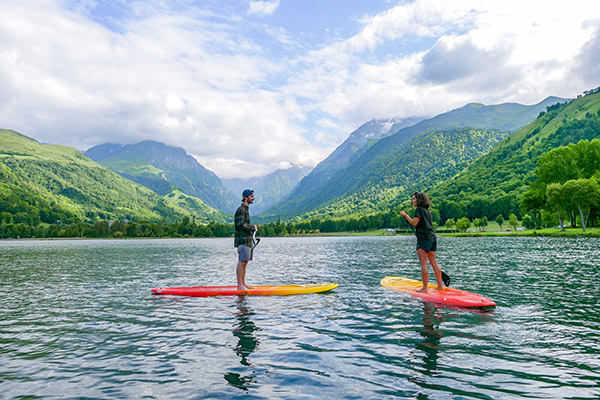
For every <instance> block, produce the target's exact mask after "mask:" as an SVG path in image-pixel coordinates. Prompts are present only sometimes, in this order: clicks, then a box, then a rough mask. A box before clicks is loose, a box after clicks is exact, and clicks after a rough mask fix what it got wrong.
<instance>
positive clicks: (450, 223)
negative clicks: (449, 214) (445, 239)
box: [446, 218, 456, 231]
mask: <svg viewBox="0 0 600 400" xmlns="http://www.w3.org/2000/svg"><path fill="white" fill-rule="evenodd" d="M455 226H456V221H455V220H454V218H448V219H447V220H446V229H450V230H451V231H454V227H455Z"/></svg>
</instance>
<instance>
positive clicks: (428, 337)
mask: <svg viewBox="0 0 600 400" xmlns="http://www.w3.org/2000/svg"><path fill="white" fill-rule="evenodd" d="M436 311H438V308H436V307H434V306H433V305H431V304H429V303H423V329H422V330H421V332H420V334H421V336H423V338H424V339H423V340H422V341H421V342H419V344H418V345H417V347H418V348H419V349H421V350H422V351H423V352H424V353H425V355H424V357H423V367H424V371H423V373H424V374H426V375H432V373H433V372H434V371H436V370H437V361H438V353H439V351H440V341H441V339H442V336H443V335H442V333H441V332H440V330H439V326H440V324H441V323H442V322H443V321H444V320H445V317H444V314H442V313H440V312H436Z"/></svg>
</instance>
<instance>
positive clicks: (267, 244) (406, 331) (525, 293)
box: [0, 236, 600, 399]
mask: <svg viewBox="0 0 600 400" xmlns="http://www.w3.org/2000/svg"><path fill="white" fill-rule="evenodd" d="M232 242H233V239H197V240H196V239H190V240H183V239H182V240H81V241H2V242H0V290H1V296H0V397H1V398H4V399H21V398H27V399H33V398H43V399H58V398H60V399H64V398H92V399H96V398H97V399H137V398H139V399H164V398H177V399H204V398H217V399H218V398H223V399H235V398H240V399H241V398H243V399H261V398H265V399H266V398H268V399H292V398H293V399H312V398H345V399H367V398H368V399H380V398H416V399H472V398H474V399H517V398H523V397H527V398H539V399H551V398H556V399H558V398H578V399H598V398H600V383H599V382H600V317H599V313H598V299H599V298H600V283H599V273H600V240H598V239H590V238H586V239H554V238H513V237H511V238H440V239H439V246H438V259H439V261H440V264H441V265H442V268H443V269H444V270H445V271H446V272H447V273H448V274H449V275H450V276H451V277H452V286H454V287H458V288H461V289H466V290H469V291H473V292H476V293H479V294H483V295H485V296H487V297H490V298H492V299H494V300H495V301H496V302H497V304H498V307H497V308H496V309H495V311H493V312H487V313H476V312H472V311H468V310H456V309H448V308H438V307H435V306H432V305H428V304H425V303H423V302H421V301H419V300H416V299H413V298H410V297H408V296H405V295H402V294H399V293H395V292H393V291H389V290H386V289H384V288H382V287H381V286H380V284H379V281H380V280H381V278H383V277H385V276H387V275H403V276H409V277H413V278H417V279H418V278H419V277H420V276H419V267H418V264H417V261H416V253H415V251H414V247H415V239H414V238H412V237H408V236H406V237H400V236H397V237H345V238H264V239H263V240H262V242H261V244H260V246H258V247H257V249H256V252H255V260H254V261H252V262H250V264H249V266H248V274H247V281H248V283H249V284H251V285H252V284H293V283H312V282H331V281H333V282H337V283H339V284H340V286H339V287H338V288H337V289H335V290H333V291H331V292H329V293H326V294H309V295H298V296H289V297H277V296H274V297H216V298H188V297H170V296H154V295H152V294H151V292H150V289H151V288H153V287H158V286H199V285H231V284H234V283H235V264H236V253H235V249H234V248H233V246H232V244H233V243H232ZM431 276H432V277H433V275H432V274H431Z"/></svg>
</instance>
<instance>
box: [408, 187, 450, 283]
mask: <svg viewBox="0 0 600 400" xmlns="http://www.w3.org/2000/svg"><path fill="white" fill-rule="evenodd" d="M412 205H413V207H416V208H417V209H416V210H415V217H414V218H411V217H410V216H409V215H408V214H407V213H405V212H404V211H400V215H402V216H403V217H404V218H405V219H406V221H408V223H409V224H411V225H412V226H414V227H415V228H416V235H417V255H418V257H419V263H420V264H421V280H422V281H423V287H422V288H421V289H419V290H418V291H419V292H426V291H427V283H428V281H429V270H428V269H427V260H429V263H430V264H431V266H432V267H433V272H434V274H435V279H436V280H437V283H438V285H437V289H438V290H442V289H443V288H444V285H443V284H442V270H441V269H440V266H439V265H438V263H437V259H436V258H435V252H436V250H437V238H436V237H435V233H434V232H433V218H432V217H431V211H429V206H430V205H431V201H430V200H429V197H427V194H425V193H423V192H415V193H413V195H412Z"/></svg>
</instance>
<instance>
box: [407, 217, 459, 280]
mask: <svg viewBox="0 0 600 400" xmlns="http://www.w3.org/2000/svg"><path fill="white" fill-rule="evenodd" d="M404 220H405V221H406V219H404ZM406 225H408V226H410V230H411V231H412V233H413V234H414V235H415V236H417V232H416V231H415V227H414V226H412V225H411V223H410V222H408V221H406ZM440 271H441V269H440ZM442 282H444V285H446V286H448V287H449V286H450V277H449V276H448V274H447V273H445V272H444V271H442Z"/></svg>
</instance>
